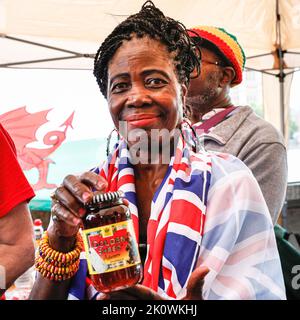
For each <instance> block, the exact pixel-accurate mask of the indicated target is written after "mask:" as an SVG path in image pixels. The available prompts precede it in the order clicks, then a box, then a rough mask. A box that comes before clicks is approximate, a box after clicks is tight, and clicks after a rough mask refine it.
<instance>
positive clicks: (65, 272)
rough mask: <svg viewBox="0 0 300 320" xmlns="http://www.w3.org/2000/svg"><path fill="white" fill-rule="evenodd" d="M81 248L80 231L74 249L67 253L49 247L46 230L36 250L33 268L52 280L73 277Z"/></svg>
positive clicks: (76, 269) (77, 265) (77, 266)
mask: <svg viewBox="0 0 300 320" xmlns="http://www.w3.org/2000/svg"><path fill="white" fill-rule="evenodd" d="M82 248H83V242H82V238H81V235H80V233H77V237H76V244H75V248H74V250H72V251H70V252H67V253H63V252H59V251H56V250H54V249H52V248H51V247H50V245H49V236H48V233H47V231H46V232H44V235H43V237H42V239H41V241H40V244H39V248H38V250H37V256H36V259H35V268H36V270H37V271H38V272H40V274H41V275H42V276H43V277H45V278H47V279H50V280H54V281H63V280H67V279H69V278H71V277H73V276H74V275H75V273H76V272H77V271H78V269H79V263H80V259H79V258H80V253H81V251H82Z"/></svg>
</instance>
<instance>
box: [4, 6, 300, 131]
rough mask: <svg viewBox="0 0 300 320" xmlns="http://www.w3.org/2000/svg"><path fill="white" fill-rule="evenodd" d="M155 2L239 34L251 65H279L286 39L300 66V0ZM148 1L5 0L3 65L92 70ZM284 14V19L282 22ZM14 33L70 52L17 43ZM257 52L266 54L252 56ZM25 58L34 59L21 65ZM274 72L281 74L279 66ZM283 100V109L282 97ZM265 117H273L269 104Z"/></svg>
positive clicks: (291, 62)
mask: <svg viewBox="0 0 300 320" xmlns="http://www.w3.org/2000/svg"><path fill="white" fill-rule="evenodd" d="M153 2H154V3H155V5H156V6H157V7H159V8H160V9H161V10H162V11H163V12H164V13H165V14H166V15H168V16H170V17H172V18H175V19H178V20H180V21H181V22H183V23H184V24H185V25H186V27H188V28H189V27H193V26H197V25H215V26H219V27H223V28H225V29H226V30H227V31H229V32H231V33H233V34H234V35H236V36H237V38H238V39H239V42H240V43H241V45H242V47H243V48H244V51H245V54H246V56H247V57H248V60H247V63H246V66H247V67H248V68H255V69H259V70H266V69H272V68H273V67H274V66H276V67H279V60H278V59H276V63H277V64H276V63H275V64H274V56H276V48H277V47H278V45H279V44H280V42H281V48H282V50H283V53H284V56H283V58H284V62H285V67H287V69H285V72H286V73H288V72H290V71H294V68H296V67H300V54H297V53H300V0H278V1H275V0H243V1H240V0H176V1H173V0H154V1H153ZM143 3H144V0H0V35H2V38H0V66H1V67H6V66H7V67H9V66H14V67H39V68H41V67H46V68H79V69H81V68H90V69H92V67H93V59H91V57H92V56H93V54H94V53H95V52H96V50H97V49H98V47H99V45H100V43H101V42H102V41H103V40H104V39H105V37H106V36H107V35H108V34H109V33H110V32H111V31H112V30H113V28H114V27H115V26H116V25H117V24H118V23H119V22H120V21H122V20H123V19H125V18H126V17H127V16H128V15H130V14H132V13H135V12H137V11H139V9H140V8H141V6H142V4H143ZM276 6H277V7H276ZM276 9H278V11H276ZM276 12H277V13H278V14H279V15H277V14H276ZM279 17H280V22H279V21H277V22H276V20H278V18H279ZM276 18H277V19H276ZM279 28H280V31H281V32H280V34H279ZM10 37H12V38H14V37H15V38H18V39H23V40H27V41H32V42H36V43H40V44H43V45H45V46H52V47H55V48H60V49H64V50H65V51H59V50H54V49H53V48H52V49H51V48H49V47H42V46H36V45H30V44H29V43H24V42H19V41H14V40H12V39H11V38H10ZM271 53H273V55H272V54H271ZM277 53H278V51H277ZM295 53H296V54H295ZM257 55H262V56H261V57H259V58H250V57H252V56H257ZM57 59H58V60H57ZM33 60H35V62H33ZM40 60H42V61H40ZM24 61H31V63H20V62H24ZM36 61H40V62H38V63H37V62H36ZM19 63H20V64H19ZM272 72H273V73H278V70H277V71H275V72H274V71H272ZM277 82H278V80H277ZM272 91H273V92H272V95H273V99H272V100H271V101H272V103H271V104H272V106H271V104H270V107H271V108H272V112H271V113H272V114H274V108H275V109H276V103H275V102H274V90H272ZM265 93H266V92H265ZM278 95H279V91H278ZM278 97H279V96H278ZM277 100H278V101H279V99H277ZM277 104H278V106H277V108H278V110H277V111H278V112H279V113H280V101H279V102H278V103H277ZM281 107H282V103H281ZM275 112H276V111H275ZM271 113H269V115H270V116H271ZM265 115H266V118H268V106H267V105H265ZM281 115H282V116H283V113H282V114H281ZM273 122H274V121H273ZM274 124H275V125H277V126H278V127H280V125H279V124H278V123H277V124H276V123H274Z"/></svg>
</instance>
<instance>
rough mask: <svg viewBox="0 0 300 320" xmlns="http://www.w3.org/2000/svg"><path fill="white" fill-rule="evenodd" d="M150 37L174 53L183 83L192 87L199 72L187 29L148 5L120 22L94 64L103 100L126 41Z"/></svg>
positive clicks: (152, 5) (151, 4)
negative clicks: (112, 64)
mask: <svg viewBox="0 0 300 320" xmlns="http://www.w3.org/2000/svg"><path fill="white" fill-rule="evenodd" d="M133 36H135V37H137V38H142V37H144V36H148V37H150V38H152V39H155V40H158V41H160V42H161V43H163V44H164V45H165V46H166V48H167V50H168V52H170V53H171V52H174V53H175V54H174V58H173V59H174V66H175V70H176V74H177V77H178V80H179V82H180V83H186V84H188V83H189V80H190V74H191V72H192V71H193V70H194V69H195V68H196V69H197V72H198V73H199V72H200V59H199V52H200V50H198V57H197V53H196V50H195V48H198V45H197V43H195V42H194V40H193V39H192V38H190V37H189V35H188V33H187V30H186V28H185V26H184V25H183V24H182V23H180V22H178V21H175V20H173V19H171V18H169V17H166V16H165V15H164V14H163V13H162V12H161V11H160V10H159V9H158V8H156V7H155V5H154V4H153V3H152V1H146V2H145V3H144V5H143V6H142V8H141V10H140V11H139V12H138V13H136V14H133V15H131V16H129V17H128V18H127V19H126V20H124V21H123V22H121V23H120V24H119V25H118V26H117V27H116V28H115V29H114V30H113V31H112V33H111V34H110V35H109V36H108V37H107V38H106V39H105V40H104V42H103V43H102V45H101V46H100V48H99V49H98V51H97V53H96V56H95V60H94V75H95V77H96V79H97V83H98V85H99V87H100V90H101V92H102V94H103V95H104V97H106V96H107V80H108V64H109V61H110V60H111V59H112V57H113V55H114V54H115V52H116V51H117V49H118V48H119V47H120V46H121V45H122V43H123V41H124V40H125V41H126V40H127V41H129V40H130V39H132V37H133Z"/></svg>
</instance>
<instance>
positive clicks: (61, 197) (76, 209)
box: [54, 186, 86, 218]
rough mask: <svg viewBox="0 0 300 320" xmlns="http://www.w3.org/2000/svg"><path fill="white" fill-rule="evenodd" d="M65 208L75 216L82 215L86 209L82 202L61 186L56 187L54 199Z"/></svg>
mask: <svg viewBox="0 0 300 320" xmlns="http://www.w3.org/2000/svg"><path fill="white" fill-rule="evenodd" d="M55 200H56V201H58V202H59V203H60V204H62V205H63V206H64V207H65V208H66V209H68V210H69V211H71V212H72V213H73V214H74V215H75V216H77V217H80V218H81V217H83V216H84V215H85V213H86V210H85V209H84V208H83V207H82V204H81V203H80V202H78V201H77V199H76V198H75V197H74V196H73V195H72V194H71V193H70V192H69V191H68V190H67V189H66V188H65V187H63V186H60V187H58V188H57V189H56V190H55V199H54V201H55Z"/></svg>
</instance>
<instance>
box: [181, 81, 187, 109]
mask: <svg viewBox="0 0 300 320" xmlns="http://www.w3.org/2000/svg"><path fill="white" fill-rule="evenodd" d="M187 92H188V89H187V86H186V85H185V84H181V99H182V105H183V106H184V105H185V98H186V95H187Z"/></svg>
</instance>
